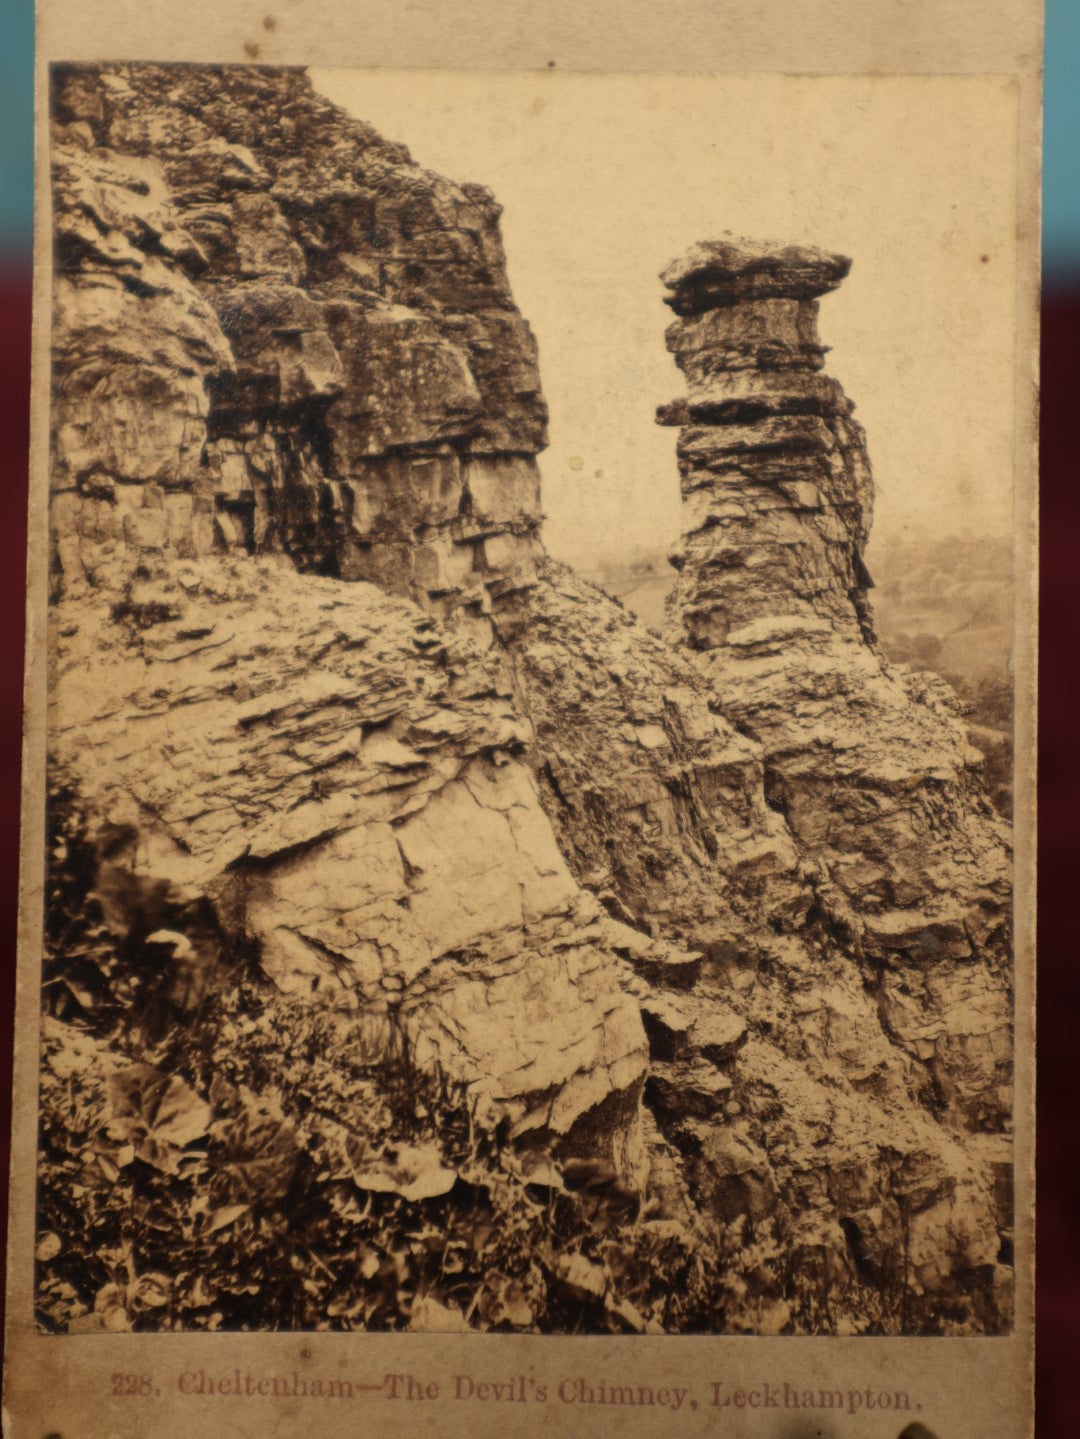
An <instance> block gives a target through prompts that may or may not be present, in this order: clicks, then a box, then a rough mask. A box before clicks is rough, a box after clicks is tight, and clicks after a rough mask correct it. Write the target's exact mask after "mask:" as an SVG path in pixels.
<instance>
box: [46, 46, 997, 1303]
mask: <svg viewBox="0 0 1080 1439" xmlns="http://www.w3.org/2000/svg"><path fill="white" fill-rule="evenodd" d="M54 86H55V88H54V117H55V119H56V122H57V123H56V127H55V135H54V148H53V160H54V223H55V230H56V241H57V261H58V265H57V279H56V294H55V306H54V328H53V344H54V371H53V451H52V538H53V544H54V565H53V595H54V606H53V615H52V629H51V644H52V656H53V665H54V681H55V682H54V684H53V686H52V712H51V716H50V725H51V733H50V740H51V754H52V759H53V762H54V764H55V765H56V767H57V772H58V773H59V774H62V775H63V777H64V780H65V783H70V784H71V785H72V786H73V787H74V788H75V789H76V790H77V791H78V793H79V794H80V796H81V797H82V802H83V805H84V807H85V809H86V811H87V813H88V814H89V815H90V817H91V820H92V824H93V826H94V834H93V836H92V837H93V839H94V841H95V843H96V854H97V860H96V863H97V873H96V876H95V883H96V889H97V893H98V894H99V895H100V896H101V897H102V902H103V903H104V904H105V905H106V907H107V908H108V910H109V919H110V922H111V923H112V924H113V925H114V927H115V928H116V929H117V930H120V931H126V932H127V933H128V934H129V935H130V937H131V942H132V943H134V944H139V943H142V942H144V941H148V940H149V938H150V937H151V936H152V935H153V933H155V932H157V931H159V930H160V929H161V927H162V925H165V926H167V927H169V928H171V929H173V930H179V929H182V930H184V931H185V932H187V933H189V934H190V935H191V936H192V938H193V942H194V944H195V948H196V950H197V951H199V952H200V954H199V958H200V963H199V964H197V965H196V970H197V973H198V974H200V975H206V974H208V973H212V972H213V967H214V964H215V962H216V956H217V955H218V954H219V953H220V952H221V951H223V950H228V949H229V948H230V947H233V948H235V947H236V946H238V945H239V946H242V947H244V949H245V952H248V953H251V954H253V955H254V957H255V959H256V960H257V963H258V966H259V968H260V972H261V974H262V975H263V977H264V980H265V981H266V982H267V983H268V984H272V985H275V986H277V988H278V989H279V990H280V991H281V992H282V994H285V995H288V996H290V997H291V999H296V998H306V999H309V1000H310V1001H311V1002H312V1003H314V1004H315V1005H318V1006H324V1007H326V1008H328V1009H331V1010H332V1011H333V1012H334V1013H336V1014H338V1015H339V1016H340V1020H341V1024H342V1026H344V1027H345V1028H346V1030H348V1027H349V1026H355V1028H356V1031H357V1033H359V1032H360V1031H361V1030H363V1028H364V1027H365V1026H370V1025H371V1024H372V1023H374V1022H381V1021H383V1020H389V1019H392V1020H393V1021H394V1022H395V1023H396V1024H399V1025H401V1026H403V1027H404V1029H405V1030H406V1032H407V1033H408V1034H409V1035H410V1037H411V1039H412V1042H413V1044H414V1046H415V1053H416V1055H417V1056H418V1057H419V1058H420V1059H421V1061H422V1062H425V1063H430V1064H432V1065H438V1066H440V1067H441V1068H442V1069H444V1070H448V1071H449V1072H451V1073H453V1074H455V1075H457V1076H459V1077H460V1078H462V1079H463V1080H465V1081H466V1082H467V1083H468V1084H469V1085H470V1086H471V1087H472V1089H473V1092H474V1093H475V1094H476V1095H477V1096H478V1097H479V1098H480V1100H481V1101H482V1106H483V1108H484V1110H485V1112H486V1113H487V1114H488V1115H490V1116H491V1117H499V1116H505V1118H506V1120H507V1122H508V1123H507V1127H508V1129H509V1131H510V1132H511V1133H512V1134H513V1135H514V1136H515V1137H518V1138H522V1137H524V1136H528V1143H529V1144H530V1145H531V1146H533V1147H535V1146H539V1145H544V1144H549V1145H550V1147H551V1148H552V1150H553V1151H554V1153H555V1154H556V1156H557V1157H561V1158H566V1157H575V1156H576V1157H581V1156H588V1157H590V1158H592V1159H597V1158H599V1159H602V1160H603V1161H604V1162H605V1163H607V1164H610V1165H612V1166H613V1167H614V1169H615V1171H617V1173H618V1174H619V1175H620V1176H621V1178H622V1179H624V1180H629V1181H630V1182H631V1183H632V1184H633V1185H634V1186H636V1187H638V1188H641V1189H644V1190H645V1191H646V1192H647V1193H648V1194H649V1196H650V1199H651V1202H653V1203H654V1204H656V1205H658V1206H659V1207H660V1209H661V1212H662V1214H663V1215H665V1216H667V1217H677V1218H679V1219H681V1220H682V1222H683V1223H684V1224H685V1225H687V1226H689V1227H693V1226H694V1225H700V1224H703V1223H706V1222H714V1221H717V1222H720V1223H728V1222H731V1221H733V1220H735V1219H737V1218H739V1217H740V1216H742V1217H744V1218H745V1219H747V1220H749V1222H750V1224H751V1225H753V1224H756V1223H759V1222H760V1221H762V1220H763V1219H765V1218H767V1217H768V1218H771V1219H772V1220H773V1221H774V1223H775V1224H776V1226H777V1229H778V1232H779V1234H780V1236H781V1239H782V1241H783V1243H784V1245H785V1246H786V1250H787V1253H788V1254H789V1256H790V1265H791V1268H792V1272H795V1271H801V1272H803V1273H807V1272H814V1273H820V1275H821V1276H823V1278H822V1285H823V1286H824V1289H828V1287H829V1285H836V1284H840V1285H841V1286H842V1285H843V1284H844V1283H847V1284H850V1285H856V1284H861V1285H864V1286H868V1287H869V1289H871V1290H873V1291H875V1292H878V1293H880V1294H882V1295H885V1294H888V1295H889V1296H892V1297H891V1298H890V1299H889V1301H888V1302H889V1304H893V1306H894V1312H893V1311H890V1312H893V1317H892V1318H891V1319H890V1320H889V1323H891V1324H893V1325H894V1327H895V1326H897V1325H899V1326H900V1327H906V1328H910V1329H917V1328H919V1327H920V1326H921V1325H924V1324H928V1323H932V1324H936V1325H939V1326H940V1325H941V1324H942V1323H944V1322H947V1323H948V1324H949V1325H951V1326H952V1327H953V1328H955V1329H958V1330H963V1329H993V1328H995V1327H998V1326H1000V1324H1001V1323H1002V1322H1003V1321H1004V1318H1005V1316H1006V1313H1007V1284H1006V1283H1005V1282H1004V1279H1005V1277H1006V1271H1005V1270H1003V1268H1002V1267H1001V1265H1000V1264H999V1258H1000V1257H1001V1255H1002V1252H1003V1251H1002V1248H1001V1246H1002V1241H1003V1239H1007V1231H1008V1229H1009V1226H1010V1223H1011V1218H1010V1215H1009V1213H1008V1204H1007V1195H1006V1194H1005V1189H1006V1187H1007V1186H1005V1185H1004V1183H1003V1181H1004V1178H1005V1177H1006V1176H1007V1173H1008V1147H1007V1138H1006V1137H1005V1133H1004V1131H1005V1128H1006V1124H1007V1113H1008V1099H1007V1089H1006V1086H1007V1081H1008V1061H1009V1043H1008V1007H1007V993H1008V982H1007V967H1006V963H1005V955H1006V941H1005V915H1006V913H1007V898H1008V870H1007V865H1006V856H1005V850H1004V846H1003V841H1002V836H1001V834H1000V832H999V830H998V829H997V828H996V827H995V824H994V821H993V819H992V817H991V813H990V810H989V808H988V806H987V805H986V803H985V801H984V800H983V799H982V797H981V793H980V790H979V783H978V778H977V773H976V762H975V757H974V756H973V755H971V754H970V752H969V751H967V750H966V749H965V748H964V741H963V739H962V736H961V732H960V730H959V727H958V726H957V725H956V724H955V723H954V721H953V720H952V718H951V717H950V715H949V713H948V710H947V705H946V702H945V700H944V699H943V698H941V697H940V696H939V695H938V694H937V693H936V692H932V691H931V690H930V689H929V688H928V687H927V686H926V683H925V681H919V682H918V683H919V684H920V685H922V686H923V688H921V689H920V688H919V687H918V685H917V684H916V682H915V681H914V680H912V679H909V678H906V677H904V676H903V675H902V674H901V673H899V672H891V671H890V670H889V669H888V668H887V666H885V665H884V663H883V662H882V660H881V659H880V657H879V656H878V654H877V653H876V651H875V650H874V648H873V642H872V632H871V627H870V614H869V608H868V605H867V601H866V583H867V576H866V573H865V570H864V569H863V567H862V561H861V558H860V555H861V551H862V547H863V545H864V543H865V540H866V532H867V525H868V523H869V508H870V501H871V481H870V472H869V467H868V464H867V462H866V457H865V451H864V448H863V442H862V437H861V432H860V431H859V429H858V427H857V426H856V425H855V423H854V421H853V420H852V419H851V416H850V406H849V405H848V403H847V401H846V400H845V399H844V398H843V395H842V394H841V392H840V390H839V388H838V386H836V384H835V382H833V381H830V380H828V379H827V378H824V377H823V376H821V374H820V373H819V371H820V365H821V356H822V350H821V348H820V346H819V344H818V340H817V335H816V328H815V325H816V301H815V296H817V295H818V294H820V293H822V291H823V290H824V289H825V288H827V287H829V286H831V285H834V284H836V283H838V282H839V280H840V279H841V278H842V276H843V274H844V273H845V272H846V268H847V262H846V261H844V260H841V259H839V258H838V257H834V256H824V255H820V254H819V253H818V252H815V251H805V250H787V251H759V250H756V251H749V250H746V249H741V248H739V247H738V246H733V245H726V244H725V245H719V246H708V247H699V249H698V250H696V251H694V252H692V254H691V256H690V257H689V258H688V259H687V260H686V261H685V262H683V263H682V264H681V265H679V266H675V267H673V269H672V270H671V271H669V272H668V276H667V278H668V280H669V281H670V288H671V290H672V296H671V303H672V305H673V306H674V308H675V309H676V312H677V313H678V314H679V316H680V317H681V318H680V319H679V320H678V321H677V322H676V324H675V326H673V327H672V330H671V332H669V333H670V337H671V343H672V346H673V348H674V349H675V351H676V357H677V359H678V360H679V362H680V364H681V365H682V367H683V369H684V371H685V372H686V374H687V377H688V381H689V384H690V395H689V399H688V400H687V401H685V402H679V403H678V404H676V405H675V406H672V407H668V408H667V410H666V411H665V418H666V419H667V420H668V421H670V422H674V423H678V424H680V425H682V426H683V430H682V433H681V436H680V441H679V452H680V467H681V468H682V470H683V472H684V492H685V493H686V495H687V507H688V521H687V531H688V533H687V537H686V540H685V542H684V545H683V546H682V548H681V550H680V552H679V555H678V557H677V558H678V564H679V566H680V575H679V579H678V582H677V585H676V589H675V593H674V595H673V598H672V606H673V609H672V613H673V615H674V616H675V617H677V618H679V620H680V623H681V624H682V639H683V641H684V642H683V643H681V644H673V643H671V642H669V641H668V640H665V639H662V638H660V637H659V636H657V635H654V634H652V633H651V632H650V631H648V630H646V629H645V628H644V627H642V626H641V625H639V624H637V623H635V622H634V621H633V620H632V619H631V618H630V617H629V616H627V615H626V614H625V613H624V612H623V611H622V609H621V608H620V607H619V606H618V605H617V604H616V603H615V602H613V601H611V600H610V599H608V597H607V596H605V595H604V594H603V593H602V592H600V591H598V590H596V589H595V588H593V587H592V586H589V585H586V584H584V583H583V582H582V581H580V580H578V579H577V578H576V577H575V576H573V575H572V574H571V573H570V572H569V571H568V570H566V569H565V568H564V567H562V566H559V565H557V564H554V563H553V562H551V561H549V560H548V559H547V558H546V557H545V555H544V552H543V549H542V545H541V541H540V534H539V529H540V500H539V487H538V479H537V469H536V463H535V455H536V453H537V451H538V450H539V449H540V448H541V447H542V446H543V444H544V441H545V434H544V425H545V412H544V405H543V400H542V396H541V392H540V384H539V378H538V374H537V368H536V351H535V345H534V343H533V340H532V337H531V335H530V333H529V330H528V327H527V325H526V324H525V322H524V320H523V319H522V318H521V316H520V315H519V314H518V312H517V310H516V309H515V307H514V304H513V301H512V298H511V296H510V294H509V290H508V286H507V282H506V274H505V267H504V263H503V256H502V250H501V242H500V239H499V231H498V206H497V205H496V204H495V202H494V200H493V199H492V197H491V196H490V195H489V193H488V192H487V191H485V190H483V189H482V188H480V187H478V186H463V187H459V186H456V185H453V184H451V183H450V182H448V181H445V180H443V179H441V178H439V177H437V176H433V175H430V174H428V173H427V172H425V171H423V170H421V169H420V168H419V167H417V166H416V165H414V164H413V163H412V162H411V161H410V159H409V157H408V155H407V153H406V152H405V151H404V150H403V149H402V147H400V146H397V145H393V144H390V143H388V142H386V141H384V140H382V139H381V138H380V137H378V136H377V135H375V134H374V133H373V132H372V131H371V130H370V128H369V127H367V126H366V125H364V124H362V123H360V122H358V121H355V120H352V119H350V118H349V117H347V116H346V115H344V114H343V113H342V112H341V111H339V110H337V109H336V108H335V107H334V106H332V105H330V104H329V103H328V102H326V101H323V100H322V99H320V98H319V97H318V96H317V95H316V94H315V93H314V92H313V90H312V89H311V87H310V85H309V83H308V81H307V79H306V78H305V76H304V75H303V74H302V73H300V72H294V71H281V70H275V71H269V70H261V69H255V68H249V69H240V68H233V69H230V68H224V69H214V68H209V67H184V66H170V67H158V66H147V65H137V66H108V67H93V68H89V67H88V68H70V69H65V70H61V71H58V72H56V74H55V76H54ZM203 982H204V981H203V980H199V981H198V983H203ZM196 987H197V985H196ZM830 1276H831V1277H830ZM894 1301H895V1303H894ZM883 1302H884V1301H883ZM942 1315H947V1320H943V1319H942ZM784 1322H785V1321H784V1319H783V1316H782V1315H781V1317H780V1318H779V1319H777V1318H776V1316H775V1315H774V1323H775V1324H776V1325H777V1326H781V1327H782V1325H783V1323H784ZM815 1322H817V1323H818V1324H819V1327H822V1328H829V1327H830V1326H831V1325H832V1323H833V1320H832V1319H831V1318H830V1315H829V1313H828V1312H824V1311H823V1312H822V1314H821V1315H819V1316H818V1317H817V1320H816V1321H815ZM884 1322H885V1321H884V1320H882V1323H884Z"/></svg>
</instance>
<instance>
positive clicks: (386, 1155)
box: [37, 785, 793, 1333]
mask: <svg viewBox="0 0 1080 1439" xmlns="http://www.w3.org/2000/svg"><path fill="white" fill-rule="evenodd" d="M50 822H51V847H52V855H53V863H52V868H51V881H50V891H49V901H50V902H49V919H48V937H49V953H48V957H47V960H46V966H45V988H44V996H45V1017H44V1045H43V1054H42V1071H41V1074H42V1079H41V1095H40V1110H41V1129H40V1161H39V1194H38V1214H39V1218H38V1222H39V1234H38V1244H37V1260H38V1313H39V1322H40V1325H41V1326H42V1327H43V1328H44V1329H46V1330H48V1331H52V1332H56V1331H68V1332H71V1331H80V1330H87V1329H107V1330H132V1329H136V1330H152V1329H153V1330H158V1329H174V1330H175V1329H185V1330H187V1329H192V1330H198V1329H209V1330H215V1329H267V1328H271V1329H402V1328H410V1327H411V1328H414V1329H415V1328H434V1329H446V1328H455V1327H460V1328H464V1327H466V1326H468V1327H472V1328H477V1329H487V1330H491V1329H493V1330H507V1329H513V1330H519V1331H529V1330H536V1331H541V1332H545V1333H553V1332H575V1331H578V1332H583V1331H590V1332H660V1331H667V1332H670V1331H687V1330H706V1331H713V1332H715V1331H717V1330H746V1331H753V1332H762V1331H769V1330H772V1331H774V1332H775V1331H776V1330H777V1329H779V1328H781V1327H783V1326H785V1325H788V1324H790V1323H791V1322H793V1320H792V1313H791V1309H790V1307H789V1306H788V1305H787V1304H786V1303H783V1302H781V1301H780V1300H779V1297H778V1296H779V1295H780V1294H781V1292H782V1290H783V1288H784V1287H785V1285H786V1283H787V1279H786V1277H785V1258H784V1254H783V1251H782V1249H781V1247H780V1246H779V1245H778V1244H777V1243H776V1242H775V1239H774V1238H773V1236H772V1234H771V1231H770V1229H769V1226H767V1225H766V1226H759V1228H758V1230H757V1232H756V1233H754V1232H753V1231H752V1230H751V1229H750V1228H749V1227H748V1226H746V1225H745V1224H744V1223H742V1222H739V1223H737V1224H734V1225H729V1226H726V1227H725V1226H718V1225H717V1226H712V1227H709V1226H703V1228H702V1230H701V1232H700V1233H698V1234H697V1235H696V1236H695V1235H692V1234H690V1233H689V1232H688V1231H687V1230H686V1229H685V1228H684V1227H683V1226H681V1225H678V1224H674V1223H672V1222H670V1221H668V1220H663V1219H658V1218H655V1217H652V1216H651V1214H650V1209H649V1206H648V1204H647V1203H643V1202H642V1201H641V1200H640V1198H639V1197H638V1196H636V1195H632V1194H630V1193H629V1192H628V1191H627V1190H626V1189H625V1188H624V1187H623V1186H621V1185H620V1184H619V1183H618V1181H617V1179H616V1177H615V1176H614V1175H612V1174H605V1173H604V1172H603V1171H602V1169H600V1168H599V1167H598V1166H595V1165H589V1164H587V1163H584V1164H583V1163H581V1162H578V1163H576V1164H575V1163H574V1162H568V1163H566V1164H564V1165H562V1166H560V1167H557V1166H556V1165H555V1164H553V1163H552V1162H551V1158H550V1156H548V1155H545V1154H542V1153H540V1152H538V1151H533V1152H532V1153H522V1152H521V1150H520V1149H519V1148H516V1147H512V1146H509V1145H507V1144H506V1142H505V1137H504V1135H503V1134H502V1133H501V1132H500V1129H499V1128H498V1127H485V1126H483V1125H481V1124H480V1123H478V1120H477V1114H476V1110H475V1106H474V1105H473V1104H472V1103H471V1101H470V1098H469V1095H468V1094H467V1092H466V1091H465V1090H464V1089H463V1087H462V1086H461V1085H459V1084H456V1083H454V1082H452V1081H451V1080H449V1079H448V1078H446V1076H444V1075H440V1074H438V1073H428V1072H420V1071H418V1070H417V1068H416V1066H415V1065H414V1063H413V1061H412V1057H411V1055H410V1052H409V1047H408V1044H407V1043H406V1041H405V1039H404V1037H403V1035H402V1032H401V1029H400V1027H399V1026H397V1025H395V1024H394V1023H393V1022H392V1021H389V1022H387V1023H385V1024H383V1025H382V1026H381V1028H380V1029H378V1030H376V1029H373V1028H372V1026H371V1025H370V1024H368V1025H365V1024H364V1023H363V1022H362V1021H361V1020H360V1019H359V1018H358V1017H357V1016H355V1015H352V1016H348V1015H342V1014H341V1013H340V1012H338V1013H335V1012H333V1011H332V1010H329V1009H327V1010H322V1011H320V1010H319V1009H317V1008H315V1007H313V1006H312V1005H310V1004H306V1005H301V1004H290V1003H288V1002H287V1001H285V1000H284V999H283V998H282V997H281V996H280V994H278V993H277V992H276V991H274V990H273V989H272V987H270V986H268V985H267V984H266V983H265V981H263V980H262V979H261V977H260V975H259V972H258V968H257V965H256V964H254V963H253V961H252V958H251V956H249V955H245V954H243V953H242V952H241V953H238V952H236V951H233V952H229V951H227V950H226V949H223V948H220V949H219V950H218V952H217V953H216V955H215V956H214V958H213V960H212V961H209V962H204V967H205V968H206V969H207V971H208V974H209V978H207V976H206V975H205V974H204V976H203V979H202V981H201V982H199V983H197V984H193V983H192V979H191V971H192V968H193V964H194V961H193V958H192V956H193V954H195V953H196V952H197V950H198V945H197V944H193V943H192V942H191V939H190V937H189V936H186V935H185V934H184V933H182V931H181V929H180V925H181V924H183V923H185V922H188V923H192V924H200V923H201V924H202V926H203V931H204V933H203V934H202V936H201V941H200V942H202V943H203V947H204V949H205V929H206V921H205V917H200V916H199V915H198V914H197V913H196V915H195V916H194V919H193V917H192V914H191V912H190V911H188V912H180V911H177V912H175V913H174V914H173V916H172V918H173V922H174V923H175V924H176V926H177V928H176V929H173V930H162V929H160V928H157V929H155V930H153V931H151V932H149V933H147V932H146V931H147V927H148V926H149V925H150V924H152V923H154V922H155V920H156V921H158V922H160V920H161V917H162V906H161V903H158V904H157V905H156V906H154V905H150V906H145V908H146V910H147V913H146V915H145V917H144V919H143V921H142V923H141V925H140V924H139V923H136V924H135V925H134V926H133V927H132V928H131V929H130V930H128V931H127V932H123V933H121V932H120V931H119V930H118V929H116V928H114V927H113V926H112V925H111V924H110V914H112V913H113V912H114V910H115V903H114V901H115V896H112V897H110V895H109V893H108V892H107V882H106V879H105V876H106V875H107V873H108V866H107V864H102V862H101V861H102V855H101V853H100V852H98V853H97V854H95V853H94V852H93V851H92V849H91V846H90V845H89V844H88V842H87V839H86V835H85V831H84V829H83V826H82V822H81V818H80V816H79V813H78V809H77V806H76V804H75V802H74V799H73V796H72V793H71V791H70V790H69V789H66V788H64V787H63V786H62V785H57V786H56V788H55V789H54V792H53V797H52V804H51V806H50ZM120 842H121V840H120V839H118V840H117V843H120ZM95 883H96V887H95ZM129 899H130V896H129ZM159 900H160V896H159ZM167 917H168V916H167ZM195 938H196V939H197V940H199V939H200V936H198V935H196V937H195ZM178 975H180V976H182V982H181V981H180V979H179V978H178ZM193 992H194V993H196V994H197V996H198V998H197V1001H195V1002H194V1003H193V1002H192V998H191V996H192V993H193Z"/></svg>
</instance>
